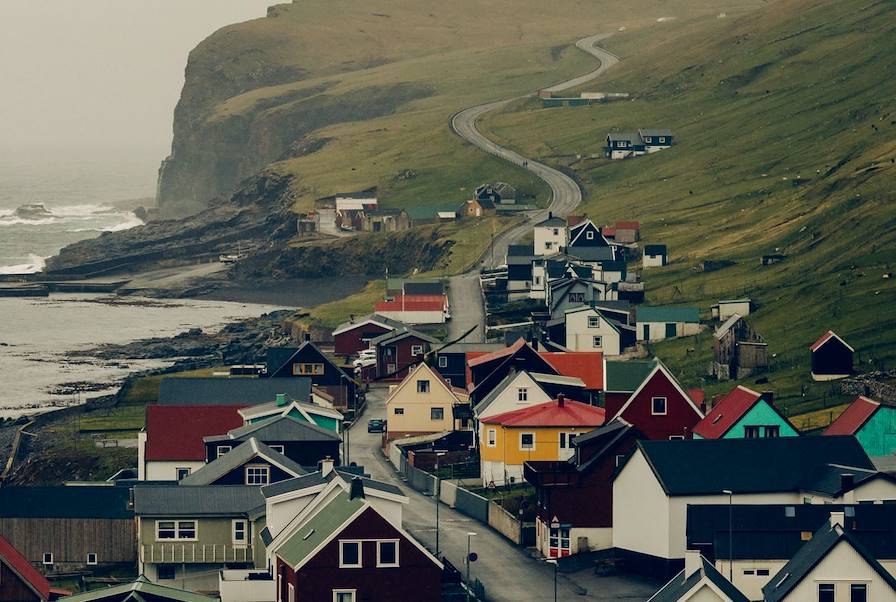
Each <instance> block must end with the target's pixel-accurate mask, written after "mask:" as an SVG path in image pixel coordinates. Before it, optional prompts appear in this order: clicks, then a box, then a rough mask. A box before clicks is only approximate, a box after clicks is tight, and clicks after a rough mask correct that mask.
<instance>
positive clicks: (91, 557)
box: [87, 552, 99, 565]
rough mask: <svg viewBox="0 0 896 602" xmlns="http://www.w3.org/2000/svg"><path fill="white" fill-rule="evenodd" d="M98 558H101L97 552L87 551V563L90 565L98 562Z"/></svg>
mask: <svg viewBox="0 0 896 602" xmlns="http://www.w3.org/2000/svg"><path fill="white" fill-rule="evenodd" d="M98 560H99V559H98V557H97V555H96V552H88V553H87V564H89V565H95V564H98Z"/></svg>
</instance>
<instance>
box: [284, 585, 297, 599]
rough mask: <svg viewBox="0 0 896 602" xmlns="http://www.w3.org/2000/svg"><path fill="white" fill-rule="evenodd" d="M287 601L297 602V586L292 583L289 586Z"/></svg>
mask: <svg viewBox="0 0 896 602" xmlns="http://www.w3.org/2000/svg"><path fill="white" fill-rule="evenodd" d="M286 600H287V602H296V586H295V585H293V584H292V583H288V584H287V588H286Z"/></svg>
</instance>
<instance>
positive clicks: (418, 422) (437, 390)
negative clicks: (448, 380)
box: [386, 364, 456, 433]
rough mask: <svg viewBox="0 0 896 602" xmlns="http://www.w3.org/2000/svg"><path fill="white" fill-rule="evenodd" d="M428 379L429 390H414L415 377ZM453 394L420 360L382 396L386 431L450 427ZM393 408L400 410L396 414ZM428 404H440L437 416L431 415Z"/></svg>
mask: <svg viewBox="0 0 896 602" xmlns="http://www.w3.org/2000/svg"><path fill="white" fill-rule="evenodd" d="M418 380H426V381H429V392H428V393H418V392H417V381H418ZM455 402H456V397H455V396H454V394H453V393H452V392H451V391H449V390H448V388H447V387H446V386H445V385H444V383H443V382H442V381H440V380H439V378H438V377H437V376H436V375H435V374H434V373H433V372H432V370H431V369H430V368H429V366H427V365H426V364H420V365H419V366H417V368H416V369H414V370H413V371H412V372H411V373H410V374H409V375H408V376H407V377H406V378H405V379H404V380H403V381H401V384H399V385H398V386H397V387H396V388H395V389H394V390H393V391H392V394H391V395H390V396H389V399H388V400H386V421H387V422H386V428H387V430H388V431H389V432H390V433H407V432H412V433H440V432H442V431H450V430H453V426H454V419H453V417H452V408H453V406H454V403H455ZM395 408H401V409H402V410H403V411H404V413H403V414H396V413H395ZM432 408H442V409H443V412H442V414H443V416H442V419H441V420H433V419H432V418H431V416H432V412H431V409H432Z"/></svg>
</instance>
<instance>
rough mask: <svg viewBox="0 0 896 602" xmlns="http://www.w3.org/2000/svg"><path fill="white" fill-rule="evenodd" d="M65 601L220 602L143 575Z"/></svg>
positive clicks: (67, 598)
mask: <svg viewBox="0 0 896 602" xmlns="http://www.w3.org/2000/svg"><path fill="white" fill-rule="evenodd" d="M65 600H66V602H100V601H106V602H143V601H151V602H218V598H214V597H211V596H206V595H204V594H198V593H196V592H190V591H186V590H182V589H177V588H175V587H169V586H167V585H159V584H157V583H151V582H150V581H149V580H148V579H147V578H146V577H144V576H143V575H140V576H139V577H137V579H135V580H134V581H132V582H131V583H123V584H121V585H111V586H108V587H102V588H100V589H95V590H93V591H88V592H82V593H80V594H75V595H73V596H66V597H65Z"/></svg>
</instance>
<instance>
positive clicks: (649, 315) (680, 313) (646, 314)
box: [635, 306, 700, 323]
mask: <svg viewBox="0 0 896 602" xmlns="http://www.w3.org/2000/svg"><path fill="white" fill-rule="evenodd" d="M635 316H636V321H638V322H694V323H696V322H699V321H700V309H699V308H697V307H645V306H641V307H639V308H638V309H637V310H635Z"/></svg>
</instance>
